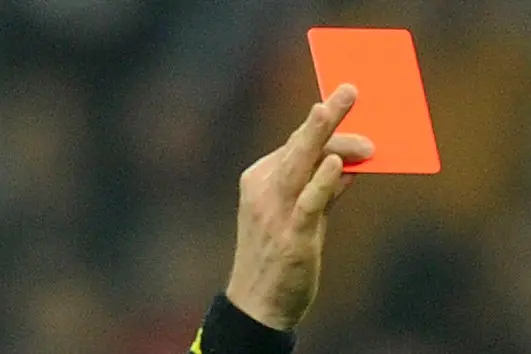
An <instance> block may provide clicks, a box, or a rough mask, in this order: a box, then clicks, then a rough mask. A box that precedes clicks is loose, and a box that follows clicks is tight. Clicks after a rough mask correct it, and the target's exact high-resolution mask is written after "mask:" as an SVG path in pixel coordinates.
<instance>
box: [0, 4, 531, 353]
mask: <svg viewBox="0 0 531 354" xmlns="http://www.w3.org/2000/svg"><path fill="white" fill-rule="evenodd" d="M530 16H531V5H530V3H529V2H527V1H510V2H506V1H501V0H489V1H483V2H466V3H465V2H462V1H425V0H424V1H422V0H407V1H403V2H396V1H395V2H393V1H383V0H382V1H372V2H369V1H332V2H327V3H323V2H319V1H300V0H297V1H287V2H283V3H274V2H260V1H230V2H229V1H219V2H212V3H207V2H205V3H203V2H198V3H186V2H182V1H160V2H156V1H143V2H141V1H134V0H121V1H116V2H114V5H105V4H104V2H101V3H100V2H93V1H82V0H78V1H71V2H67V1H56V2H42V3H41V2H37V1H28V2H6V3H2V5H0V78H1V80H0V87H1V92H2V94H1V95H0V131H1V134H0V213H1V216H0V220H1V222H0V262H1V263H0V265H1V269H2V271H1V273H0V274H1V284H2V285H1V288H0V289H1V290H0V301H1V303H2V306H1V307H0V308H1V314H2V316H0V352H1V353H57V354H61V353H148V354H151V353H153V354H155V353H169V352H172V351H177V352H179V351H182V350H184V348H186V347H187V345H188V344H189V343H191V341H192V340H193V336H194V332H195V330H196V327H197V326H198V325H199V324H200V321H201V317H202V315H203V313H204V311H205V310H206V308H207V306H208V304H209V302H210V300H211V298H212V296H213V295H214V294H215V293H216V292H218V291H220V290H222V289H223V287H224V286H225V283H226V280H227V277H228V275H229V271H230V266H231V262H232V256H233V255H232V252H233V250H234V241H235V226H236V224H235V223H236V205H237V181H238V175H239V173H240V172H241V171H242V170H243V169H244V168H245V167H246V166H248V165H250V164H251V163H252V162H253V161H254V160H255V159H257V158H258V157H260V156H262V155H264V154H266V153H268V152H269V151H271V150H272V149H274V148H275V147H276V146H278V145H279V144H282V143H283V141H284V140H285V139H286V138H287V137H288V136H289V134H290V132H291V131H292V130H293V129H294V128H295V127H296V126H297V125H298V124H299V123H300V122H301V121H302V120H303V119H304V118H305V116H306V114H307V112H308V110H309V108H310V107H311V105H312V103H313V102H315V101H316V100H318V98H319V94H318V89H317V81H316V77H315V73H314V71H313V65H312V60H311V56H310V53H309V48H308V44H307V40H306V31H307V30H308V28H309V27H311V26H314V25H329V26H348V27H367V26H368V27H385V28H390V27H393V28H408V29H410V30H411V31H412V32H413V34H414V35H415V40H416V45H417V50H418V54H419V61H420V65H421V70H422V76H423V79H424V86H425V89H426V92H427V96H428V101H429V106H430V111H431V116H432V118H433V124H434V128H435V133H436V136H437V143H438V147H439V149H440V153H441V159H442V172H441V174H440V175H437V176H431V177H426V176H394V175H383V176H376V175H359V176H358V180H357V183H356V184H355V186H354V188H352V190H351V191H350V192H349V193H348V195H346V196H345V197H344V198H342V199H341V201H340V202H339V203H338V205H337V207H336V210H335V211H334V213H333V214H332V216H331V221H330V232H329V234H328V239H327V244H326V250H325V262H324V274H323V277H322V286H321V289H320V293H319V295H318V298H317V302H316V304H315V308H314V310H313V311H312V312H311V313H310V314H309V315H308V317H307V318H306V319H305V321H304V323H303V325H302V327H301V328H300V334H299V337H300V341H301V342H300V345H299V351H298V352H301V353H308V354H310V353H325V352H336V353H353V352H359V353H371V354H372V353H391V352H392V353H415V352H422V353H463V354H465V353H503V354H511V353H515V354H517V353H518V354H521V353H528V352H529V353H531V340H530V339H529V338H531V330H530V328H531V323H530V320H529V319H530V318H531V302H530V301H529V299H530V298H531V285H530V284H531V283H530V282H529V281H528V279H529V277H528V275H530V274H529V269H530V268H531V267H530V265H531V258H530V257H529V255H530V254H531V239H530V238H529V234H530V232H531V214H530V213H529V206H530V202H529V201H530V200H531V188H530V186H531V185H530V184H529V177H530V176H531V174H530V171H531V160H530V159H529V156H530V144H529V141H530V139H531V130H530V128H529V126H528V121H529V119H530V117H531V103H530V102H531V101H530V100H529V97H528V96H529V92H531V64H530V61H529V57H530V56H531V41H529V38H530V35H531V32H530V31H531V30H530V28H529V18H530ZM354 84H355V83H354Z"/></svg>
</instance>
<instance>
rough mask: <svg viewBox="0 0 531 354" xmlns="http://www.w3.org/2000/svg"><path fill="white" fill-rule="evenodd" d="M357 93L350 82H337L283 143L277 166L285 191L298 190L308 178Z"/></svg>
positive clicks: (295, 191)
mask: <svg viewBox="0 0 531 354" xmlns="http://www.w3.org/2000/svg"><path fill="white" fill-rule="evenodd" d="M356 96H357V90H356V88H355V87H354V86H352V85H349V84H343V85H340V86H339V87H338V88H337V89H336V90H335V91H334V92H333V93H332V94H331V95H330V97H329V98H328V99H327V100H326V101H325V102H324V103H322V104H316V105H315V106H314V107H313V109H312V111H311V112H310V114H309V115H308V118H307V119H306V121H305V122H304V123H303V124H302V125H301V126H300V127H299V128H298V129H297V130H296V131H295V133H294V134H293V135H292V136H291V138H290V139H289V141H288V142H287V144H286V153H285V155H284V158H283V159H282V162H281V166H280V171H279V173H280V176H279V178H280V183H281V185H282V187H283V189H284V191H285V192H287V193H298V192H300V191H301V190H302V188H304V185H305V184H306V183H307V182H308V180H309V179H310V177H311V175H312V173H313V170H314V168H315V165H316V163H317V162H318V161H319V159H320V158H321V156H322V152H323V148H324V146H325V145H326V143H327V142H328V140H329V139H330V137H331V136H332V134H333V133H334V131H335V129H336V128H337V126H338V125H339V123H340V122H341V121H342V120H343V118H344V117H345V115H346V114H347V113H348V111H349V110H350V108H351V107H352V104H353V103H354V100H355V99H356Z"/></svg>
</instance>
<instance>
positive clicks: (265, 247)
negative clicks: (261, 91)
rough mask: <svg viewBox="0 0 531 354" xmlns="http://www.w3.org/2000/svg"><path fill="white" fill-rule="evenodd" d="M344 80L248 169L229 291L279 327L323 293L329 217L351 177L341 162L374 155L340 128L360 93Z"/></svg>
mask: <svg viewBox="0 0 531 354" xmlns="http://www.w3.org/2000/svg"><path fill="white" fill-rule="evenodd" d="M356 95H357V92H356V89H355V88H354V87H353V86H351V85H347V84H345V85H341V86H340V87H339V88H338V89H337V90H336V91H335V92H334V93H333V94H332V95H331V96H330V98H329V99H328V100H327V101H326V102H324V103H317V104H315V105H314V106H313V108H312V110H311V112H310V114H309V115H308V118H307V120H306V121H305V122H304V123H303V124H302V125H301V126H300V127H299V128H298V129H297V130H296V131H295V132H294V133H293V134H292V135H291V136H290V138H289V140H288V141H287V142H286V143H285V144H284V145H283V146H281V147H280V148H278V149H277V150H275V151H274V152H272V153H271V154H269V155H267V156H265V157H263V158H262V159H260V160H258V161H257V162H256V163H255V164H253V165H252V166H251V167H249V168H248V169H247V170H246V171H245V172H243V174H242V176H241V179H240V205H239V212H238V231H237V232H238V236H237V247H236V253H235V259H234V266H233V270H232V274H231V278H230V281H229V285H228V287H227V291H226V294H227V297H228V298H229V299H230V300H231V302H232V303H233V304H234V305H235V306H236V307H238V308H239V309H240V310H242V311H243V312H245V313H247V314H248V315H249V316H251V317H252V318H254V319H255V320H257V321H259V322H261V323H262V324H264V325H266V326H268V327H271V328H275V329H278V330H287V329H291V328H293V327H294V326H295V325H296V324H297V323H298V322H299V321H300V320H301V319H302V317H303V316H304V314H305V312H306V311H307V309H308V307H309V306H310V305H311V303H312V302H313V300H314V298H315V295H316V293H317V288H318V283H319V274H320V268H321V254H322V250H323V241H324V235H325V230H326V215H327V212H328V210H329V207H330V206H331V204H332V202H333V201H334V200H335V199H337V198H338V197H339V196H340V195H341V194H342V193H343V192H344V190H345V189H346V187H347V186H348V185H350V184H351V183H352V182H353V175H352V174H343V173H342V169H343V161H349V162H357V161H362V160H365V159H368V158H370V157H371V155H372V154H373V150H374V148H373V145H372V143H371V142H370V141H369V140H368V139H367V138H365V137H361V136H358V135H352V134H350V135H340V134H334V131H335V129H336V127H337V126H338V124H339V123H340V122H341V120H342V119H343V117H344V116H345V115H346V114H347V112H348V111H349V110H350V108H351V106H352V104H353V103H354V100H355V98H356Z"/></svg>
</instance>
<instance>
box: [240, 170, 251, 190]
mask: <svg viewBox="0 0 531 354" xmlns="http://www.w3.org/2000/svg"><path fill="white" fill-rule="evenodd" d="M252 180H253V176H252V173H251V169H250V168H248V169H246V170H245V171H243V172H242V174H241V175H240V181H239V184H240V188H241V189H245V188H247V187H248V186H249V185H250V184H251V183H252Z"/></svg>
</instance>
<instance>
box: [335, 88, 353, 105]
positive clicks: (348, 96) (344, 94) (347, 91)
mask: <svg viewBox="0 0 531 354" xmlns="http://www.w3.org/2000/svg"><path fill="white" fill-rule="evenodd" d="M355 98H356V91H355V89H354V87H352V86H351V85H346V84H345V85H342V86H341V90H340V92H339V102H340V103H341V104H342V105H344V106H350V105H351V104H352V103H354V99H355Z"/></svg>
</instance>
